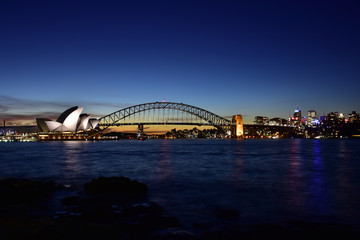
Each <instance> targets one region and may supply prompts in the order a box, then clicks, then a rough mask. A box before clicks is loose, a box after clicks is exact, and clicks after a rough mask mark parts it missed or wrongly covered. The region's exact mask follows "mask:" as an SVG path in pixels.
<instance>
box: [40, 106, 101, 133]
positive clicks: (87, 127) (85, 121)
mask: <svg viewBox="0 0 360 240" xmlns="http://www.w3.org/2000/svg"><path fill="white" fill-rule="evenodd" d="M83 109H84V108H78V107H77V106H75V107H72V108H69V109H68V110H66V111H65V112H63V113H62V114H61V115H60V116H59V117H58V118H57V119H56V121H53V120H50V119H46V118H37V119H36V123H37V126H38V128H39V132H40V133H45V134H46V133H48V134H49V133H52V134H69V133H71V134H76V133H79V132H87V131H91V130H93V129H95V128H96V126H97V125H98V123H99V121H98V120H97V119H94V118H90V115H89V114H86V113H82V111H83Z"/></svg>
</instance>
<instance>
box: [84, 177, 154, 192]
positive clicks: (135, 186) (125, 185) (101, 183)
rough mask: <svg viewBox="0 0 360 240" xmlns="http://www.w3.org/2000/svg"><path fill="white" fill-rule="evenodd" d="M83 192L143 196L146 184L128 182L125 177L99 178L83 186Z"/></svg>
mask: <svg viewBox="0 0 360 240" xmlns="http://www.w3.org/2000/svg"><path fill="white" fill-rule="evenodd" d="M85 190H86V191H87V192H88V193H91V194H99V193H126V194H144V193H146V191H147V190H148V188H147V186H146V184H144V183H139V182H138V181H133V180H130V178H127V177H99V178H97V179H93V180H92V181H91V182H89V183H86V184H85Z"/></svg>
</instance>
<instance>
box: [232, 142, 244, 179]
mask: <svg viewBox="0 0 360 240" xmlns="http://www.w3.org/2000/svg"><path fill="white" fill-rule="evenodd" d="M243 155H244V152H243V145H242V144H241V142H236V144H235V153H234V168H233V174H232V179H233V180H234V181H235V182H236V183H238V185H240V184H241V183H242V182H243V180H244V175H243V174H244V173H243V164H244V161H243Z"/></svg>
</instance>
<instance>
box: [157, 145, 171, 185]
mask: <svg viewBox="0 0 360 240" xmlns="http://www.w3.org/2000/svg"><path fill="white" fill-rule="evenodd" d="M170 151H171V150H170V144H169V141H161V143H160V153H159V161H158V163H157V168H156V169H155V176H154V178H155V180H158V181H166V180H168V179H170V178H171V175H172V166H171V153H170Z"/></svg>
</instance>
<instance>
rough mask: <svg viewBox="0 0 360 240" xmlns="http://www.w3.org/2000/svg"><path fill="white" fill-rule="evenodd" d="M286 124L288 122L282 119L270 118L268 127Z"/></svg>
mask: <svg viewBox="0 0 360 240" xmlns="http://www.w3.org/2000/svg"><path fill="white" fill-rule="evenodd" d="M287 124H288V121H287V120H286V119H283V118H271V119H270V122H269V125H272V126H286V125H287Z"/></svg>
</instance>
